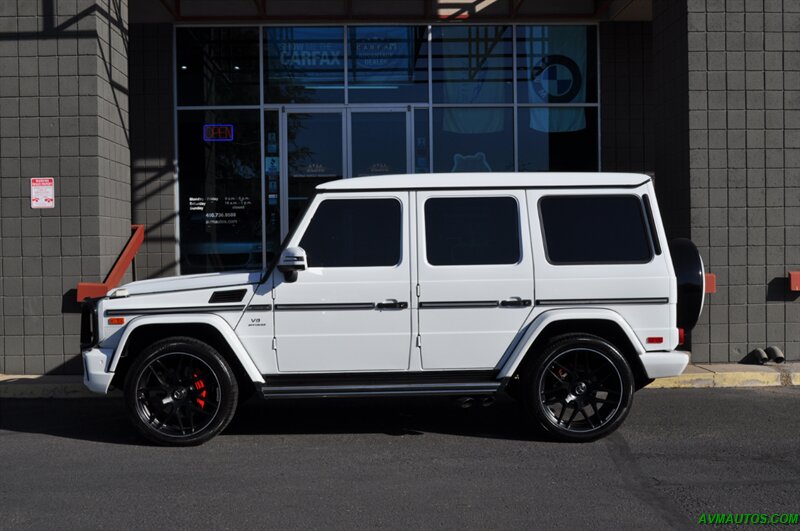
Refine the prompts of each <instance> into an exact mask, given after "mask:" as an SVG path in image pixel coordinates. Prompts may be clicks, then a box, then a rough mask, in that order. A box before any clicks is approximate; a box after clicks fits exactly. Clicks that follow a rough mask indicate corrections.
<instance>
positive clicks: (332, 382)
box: [262, 369, 498, 387]
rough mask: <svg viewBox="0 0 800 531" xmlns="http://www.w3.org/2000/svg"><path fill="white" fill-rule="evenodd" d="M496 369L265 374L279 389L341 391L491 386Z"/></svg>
mask: <svg viewBox="0 0 800 531" xmlns="http://www.w3.org/2000/svg"><path fill="white" fill-rule="evenodd" d="M497 374H498V371H497V370H495V369H483V370H466V371H464V370H461V371H382V372H333V373H331V372H328V373H292V374H286V373H284V374H263V375H262V376H263V377H264V381H265V382H266V385H268V386H276V387H297V386H304V385H305V386H311V387H342V386H345V387H346V386H365V385H379V384H383V385H389V384H391V385H400V384H404V385H407V384H421V383H453V382H456V383H458V382H461V383H464V382H471V383H475V382H491V381H496V378H497Z"/></svg>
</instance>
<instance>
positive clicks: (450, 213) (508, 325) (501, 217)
mask: <svg viewBox="0 0 800 531" xmlns="http://www.w3.org/2000/svg"><path fill="white" fill-rule="evenodd" d="M525 199H526V198H525V194H524V193H523V192H522V191H514V190H508V191H505V190H503V191H496V192H492V193H491V194H489V193H488V192H486V191H474V190H471V191H449V192H438V191H420V192H417V220H418V221H417V223H418V228H417V234H418V238H419V252H418V271H419V280H418V281H419V334H420V344H421V352H422V367H423V369H426V370H428V369H440V370H441V369H465V370H466V369H492V368H495V367H496V366H497V364H498V362H499V361H500V360H501V358H502V357H503V354H504V353H505V351H506V349H507V348H508V346H509V345H510V344H511V342H512V341H513V339H514V337H515V336H516V334H517V333H518V332H519V330H520V328H521V326H522V324H523V323H524V322H525V319H526V318H527V317H528V315H529V314H530V312H531V308H532V303H533V287H534V286H533V258H532V257H531V252H530V234H529V231H528V223H527V218H526V217H525V215H526V214H525V213H526V212H527V207H526V205H525Z"/></svg>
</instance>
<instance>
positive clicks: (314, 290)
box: [274, 192, 411, 372]
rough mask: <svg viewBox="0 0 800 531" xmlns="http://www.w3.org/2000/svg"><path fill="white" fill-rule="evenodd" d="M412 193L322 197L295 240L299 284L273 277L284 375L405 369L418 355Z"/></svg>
mask: <svg viewBox="0 0 800 531" xmlns="http://www.w3.org/2000/svg"><path fill="white" fill-rule="evenodd" d="M408 201H409V193H408V192H399V193H395V192H386V193H378V192H375V193H371V194H364V193H359V194H347V193H341V194H338V193H337V194H329V195H327V196H319V197H317V198H316V199H315V200H314V201H313V203H312V204H311V207H310V210H309V214H308V215H306V216H305V217H304V218H303V221H302V223H301V225H300V226H299V227H298V229H297V231H296V232H295V234H294V235H293V236H292V238H291V240H290V241H289V246H293V247H302V248H303V249H304V250H305V251H306V254H307V260H308V269H306V270H305V271H301V272H299V274H298V275H297V278H296V280H295V281H294V282H286V280H285V279H284V277H283V276H282V274H281V273H280V272H278V271H275V273H274V275H275V276H274V281H275V288H274V297H275V299H274V309H275V313H274V316H275V337H276V351H277V362H278V370H279V371H280V372H323V371H324V372H335V371H390V370H406V369H408V366H409V359H410V352H411V309H410V306H411V305H410V304H409V302H410V301H411V284H410V276H411V261H410V259H409V253H408V250H409V233H408V232H409V231H408V227H409V214H408Z"/></svg>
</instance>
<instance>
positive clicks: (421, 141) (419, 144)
mask: <svg viewBox="0 0 800 531" xmlns="http://www.w3.org/2000/svg"><path fill="white" fill-rule="evenodd" d="M430 172H431V134H430V126H429V123H428V109H414V173H430Z"/></svg>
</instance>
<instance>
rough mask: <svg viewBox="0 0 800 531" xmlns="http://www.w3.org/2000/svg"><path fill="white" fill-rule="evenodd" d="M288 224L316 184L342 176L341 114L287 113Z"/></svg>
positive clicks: (312, 195)
mask: <svg viewBox="0 0 800 531" xmlns="http://www.w3.org/2000/svg"><path fill="white" fill-rule="evenodd" d="M287 135H288V139H287V140H288V145H289V151H288V157H289V161H288V162H289V225H290V226H293V225H294V223H295V222H296V221H297V218H298V216H299V215H300V214H301V213H302V212H303V210H304V209H305V207H306V205H307V204H308V201H309V200H310V199H311V198H312V197H314V194H315V193H316V192H315V190H314V188H315V187H316V186H317V185H318V184H322V183H324V182H328V181H333V180H335V179H341V178H342V177H344V171H343V170H344V168H343V164H342V113H340V112H329V113H302V114H301V113H288V114H287Z"/></svg>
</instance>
